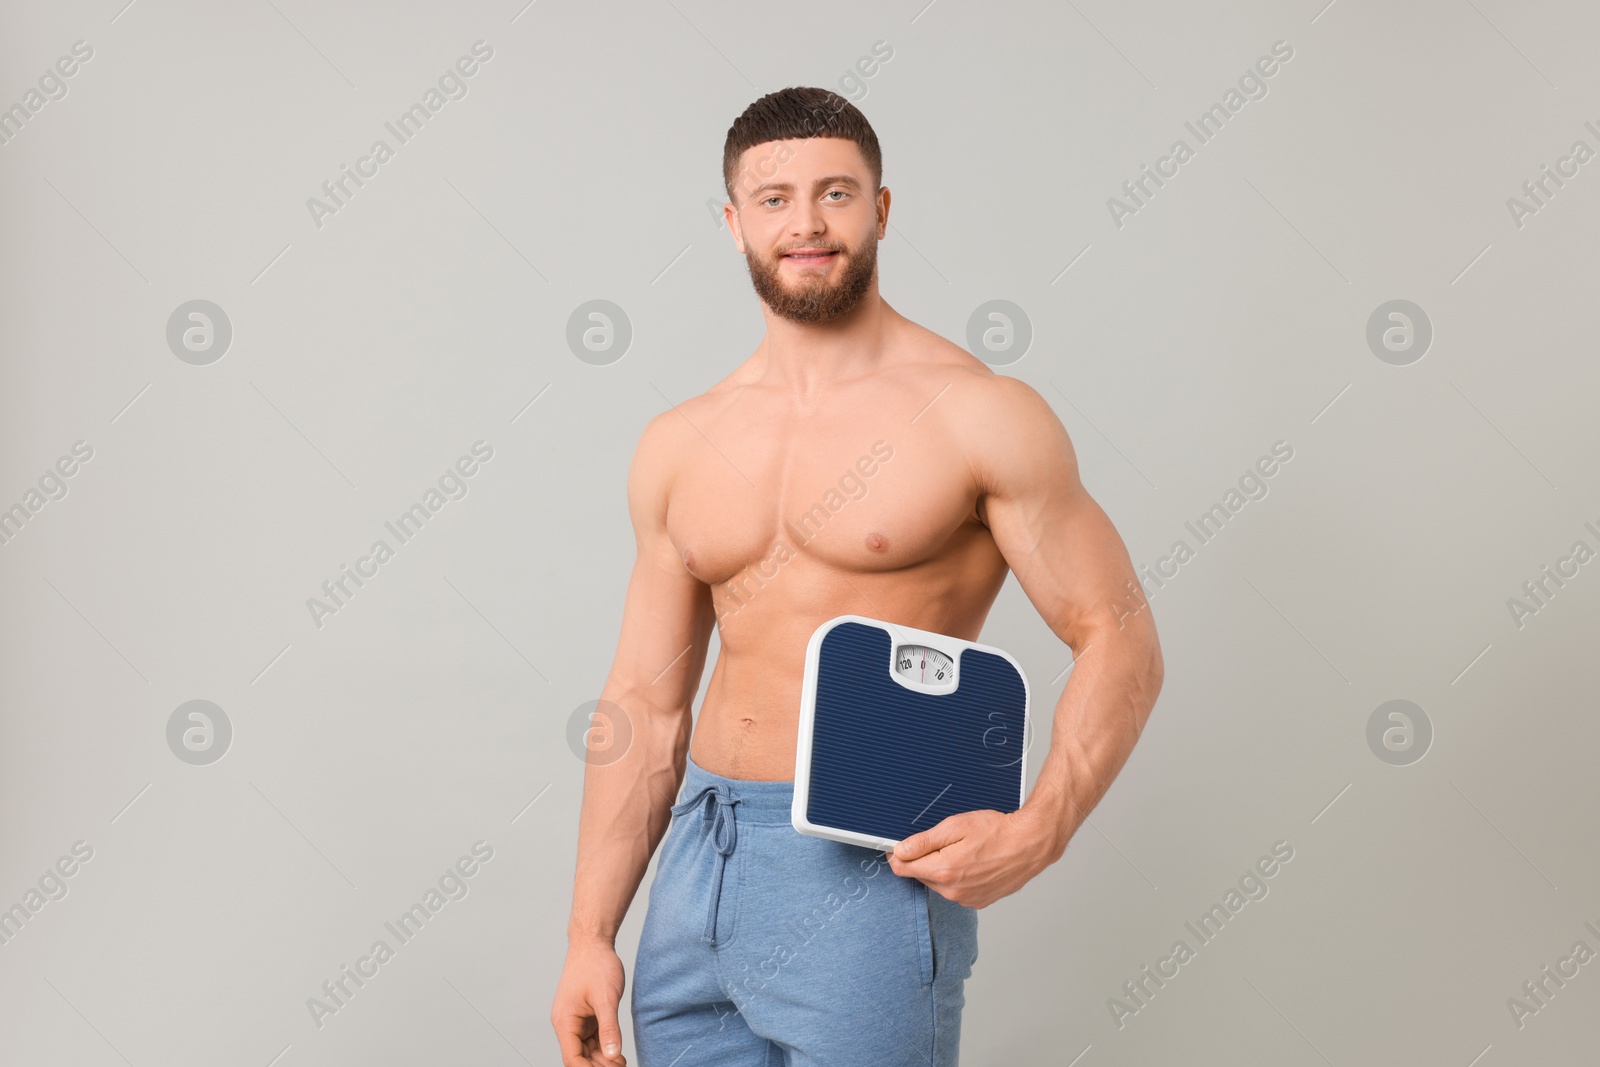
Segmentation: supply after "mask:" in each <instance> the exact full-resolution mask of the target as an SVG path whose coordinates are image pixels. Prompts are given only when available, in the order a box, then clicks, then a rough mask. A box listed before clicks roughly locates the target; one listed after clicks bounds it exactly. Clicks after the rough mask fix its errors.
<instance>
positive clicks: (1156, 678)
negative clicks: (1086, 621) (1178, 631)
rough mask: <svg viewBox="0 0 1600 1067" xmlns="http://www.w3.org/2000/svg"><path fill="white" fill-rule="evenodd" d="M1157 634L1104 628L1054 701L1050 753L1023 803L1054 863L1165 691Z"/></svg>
mask: <svg viewBox="0 0 1600 1067" xmlns="http://www.w3.org/2000/svg"><path fill="white" fill-rule="evenodd" d="M1161 682H1162V663H1161V652H1160V648H1159V646H1158V644H1157V643H1156V639H1155V635H1154V633H1153V631H1151V632H1146V631H1145V630H1144V628H1143V627H1138V628H1128V629H1121V628H1117V627H1106V628H1104V629H1103V630H1102V631H1100V632H1099V633H1097V634H1095V635H1094V636H1093V637H1091V638H1090V639H1089V640H1088V641H1086V642H1085V644H1084V646H1083V648H1082V650H1081V651H1080V652H1079V653H1078V655H1077V656H1076V659H1075V662H1074V665H1073V668H1072V676H1071V677H1070V678H1068V679H1067V686H1066V688H1065V689H1064V690H1063V691H1062V693H1061V699H1060V700H1059V701H1058V702H1057V703H1056V708H1055V717H1054V719H1053V726H1052V731H1051V739H1050V751H1049V752H1048V753H1046V755H1045V758H1044V763H1043V764H1042V766H1041V767H1040V769H1039V777H1038V780H1037V782H1036V783H1035V785H1034V788H1033V792H1031V793H1030V794H1029V795H1028V799H1027V801H1026V802H1025V803H1024V804H1023V810H1024V811H1029V812H1032V813H1033V814H1034V815H1036V816H1038V818H1039V820H1040V826H1041V833H1044V834H1046V835H1047V841H1046V845H1047V851H1048V855H1049V859H1050V862H1054V861H1055V860H1057V859H1060V858H1061V854H1062V852H1064V851H1065V850H1066V847H1067V842H1068V841H1070V840H1071V839H1072V836H1073V835H1074V834H1075V833H1077V831H1078V828H1079V827H1080V826H1082V825H1083V821H1084V820H1085V819H1087V818H1088V817H1089V812H1091V811H1093V810H1094V807H1095V805H1096V804H1098V803H1099V802H1100V798H1101V797H1103V796H1104V795H1105V793H1106V790H1108V789H1110V788H1111V783H1112V781H1113V780H1114V779H1115V778H1116V776H1117V773H1118V772H1119V771H1121V770H1122V765H1123V764H1124V763H1126V762H1127V759H1128V754H1129V753H1130V752H1132V751H1133V746H1134V744H1135V743H1136V742H1137V741H1138V740H1139V734H1140V733H1141V732H1142V731H1143V730H1144V724H1145V721H1146V720H1147V719H1148V718H1149V717H1150V711H1151V708H1153V707H1154V705H1155V700H1156V695H1157V694H1158V693H1159V692H1160V690H1161Z"/></svg>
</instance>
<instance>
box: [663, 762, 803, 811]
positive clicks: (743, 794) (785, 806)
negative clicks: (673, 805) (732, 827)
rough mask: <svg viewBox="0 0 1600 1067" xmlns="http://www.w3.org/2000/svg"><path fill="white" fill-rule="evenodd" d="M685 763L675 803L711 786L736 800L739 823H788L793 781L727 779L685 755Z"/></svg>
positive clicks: (697, 794)
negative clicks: (681, 783)
mask: <svg viewBox="0 0 1600 1067" xmlns="http://www.w3.org/2000/svg"><path fill="white" fill-rule="evenodd" d="M684 758H685V759H686V760H687V766H686V768H685V770H684V775H683V788H681V789H680V790H679V791H678V803H680V804H681V803H683V802H684V801H686V800H690V799H692V798H694V797H697V796H699V795H700V794H701V793H702V792H703V791H704V790H706V789H708V788H709V789H715V790H717V791H718V792H723V793H726V794H727V795H728V796H730V797H732V798H733V799H735V800H737V801H738V802H739V803H738V805H737V806H736V808H737V810H736V812H735V816H734V817H735V818H736V819H738V820H739V821H740V822H751V823H756V824H758V825H773V826H777V825H784V826H787V825H789V812H790V810H791V808H792V807H793V805H794V783H793V782H791V781H772V780H766V779H753V778H727V777H724V776H723V775H720V774H715V773H713V772H711V771H708V770H706V769H705V768H704V767H702V766H700V765H699V764H698V763H696V762H695V761H694V758H693V757H692V756H685V757H684Z"/></svg>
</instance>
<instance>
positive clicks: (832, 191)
mask: <svg viewBox="0 0 1600 1067" xmlns="http://www.w3.org/2000/svg"><path fill="white" fill-rule="evenodd" d="M834 193H838V194H839V195H840V196H841V197H846V196H849V195H850V194H849V193H847V192H845V191H844V190H843V189H829V190H828V191H827V192H825V193H823V194H822V195H823V196H832V195H833V194H834ZM838 202H839V201H837V200H835V201H834V203H835V204H837V203H838Z"/></svg>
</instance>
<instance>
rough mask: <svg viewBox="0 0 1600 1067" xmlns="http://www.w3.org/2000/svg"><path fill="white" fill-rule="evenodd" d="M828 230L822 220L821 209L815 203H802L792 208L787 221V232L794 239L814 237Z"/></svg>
mask: <svg viewBox="0 0 1600 1067" xmlns="http://www.w3.org/2000/svg"><path fill="white" fill-rule="evenodd" d="M827 228H828V224H827V223H826V222H825V221H824V220H823V217H822V208H821V206H820V205H818V204H817V203H816V202H815V201H809V202H802V203H799V204H796V205H795V207H794V214H793V215H792V216H791V217H790V219H789V232H790V233H791V234H792V235H794V236H795V237H800V238H807V237H815V236H817V235H818V234H820V233H822V231H824V230H826V229H827Z"/></svg>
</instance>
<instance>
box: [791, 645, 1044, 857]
mask: <svg viewBox="0 0 1600 1067" xmlns="http://www.w3.org/2000/svg"><path fill="white" fill-rule="evenodd" d="M1027 731H1028V680H1027V678H1026V677H1025V676H1024V675H1023V673H1022V668H1021V667H1020V666H1019V665H1018V664H1017V661H1016V660H1015V659H1013V658H1012V657H1011V656H1010V655H1009V654H1007V653H1006V652H1003V651H1002V650H1000V649H998V648H993V647H991V646H989V645H980V644H977V643H975V642H972V641H965V640H962V639H961V638H959V637H951V636H949V635H947V634H938V633H932V632H930V631H928V630H918V629H914V628H912V627H909V626H901V625H898V624H896V623H891V622H884V621H882V620H880V619H869V618H865V617H863V616H860V615H840V616H838V617H837V618H833V619H829V620H828V621H827V622H825V623H823V624H822V625H821V626H819V627H817V629H816V632H815V633H813V634H812V635H811V640H810V641H809V642H808V643H807V645H806V665H805V681H804V684H803V686H802V689H801V697H800V729H799V738H798V745H797V747H796V750H795V768H794V803H793V805H792V807H791V809H790V821H791V822H792V823H793V824H794V828H795V829H796V830H798V831H799V832H800V833H802V834H810V835H812V836H813V837H825V838H829V839H831V840H834V841H843V842H846V843H848V844H852V845H865V846H867V847H869V848H877V849H883V850H885V851H887V850H889V849H892V848H894V846H895V844H896V843H898V842H899V841H900V840H901V839H903V838H907V837H910V836H911V835H912V834H915V833H919V832H920V831H923V830H926V829H928V828H929V827H930V826H933V825H935V824H937V823H938V822H939V821H940V820H941V819H944V818H945V817H946V816H949V815H954V814H956V813H958V812H963V811H981V810H985V809H993V810H994V811H1001V812H1013V811H1016V810H1017V809H1018V808H1020V807H1021V806H1022V799H1023V796H1022V794H1023V788H1024V776H1025V774H1026V768H1025V766H1024V758H1025V756H1026V754H1027V742H1028V733H1027Z"/></svg>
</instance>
